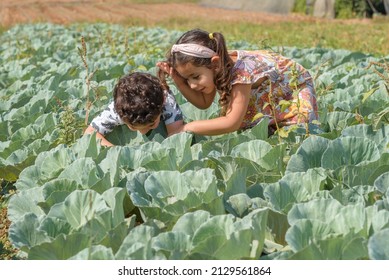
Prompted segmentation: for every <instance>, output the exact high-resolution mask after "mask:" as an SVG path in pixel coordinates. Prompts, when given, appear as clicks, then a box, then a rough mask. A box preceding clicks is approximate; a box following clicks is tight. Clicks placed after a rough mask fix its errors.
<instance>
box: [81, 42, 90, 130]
mask: <svg viewBox="0 0 389 280" xmlns="http://www.w3.org/2000/svg"><path fill="white" fill-rule="evenodd" d="M81 47H82V49H80V48H79V49H78V51H79V54H80V57H81V59H82V62H83V64H84V67H85V70H86V75H85V83H86V93H85V95H86V96H85V97H86V102H85V111H86V113H85V122H84V125H85V127H87V126H88V119H89V110H90V107H91V104H90V101H89V89H90V79H91V77H92V76H93V75H89V67H88V63H87V62H86V55H87V50H86V44H85V39H84V37H83V36H81Z"/></svg>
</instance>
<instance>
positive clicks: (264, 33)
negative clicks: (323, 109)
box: [129, 17, 389, 56]
mask: <svg viewBox="0 0 389 280" xmlns="http://www.w3.org/2000/svg"><path fill="white" fill-rule="evenodd" d="M132 23H136V24H135V25H142V23H141V20H138V21H136V22H132ZM129 24H130V25H131V22H130V23H129ZM144 25H147V24H146V23H144ZM149 25H150V24H149ZM152 25H153V26H161V27H164V28H167V29H176V30H182V31H185V30H189V29H192V28H197V27H198V28H202V29H205V30H208V31H210V32H211V31H212V32H216V31H218V32H222V33H223V34H224V35H225V37H226V39H227V40H244V41H248V42H250V43H255V44H259V45H262V44H264V43H265V44H267V45H270V46H279V47H283V46H284V47H285V46H295V47H300V48H318V47H320V48H331V49H347V50H351V51H357V52H363V53H371V54H373V55H376V56H387V55H389V38H388V34H389V17H386V18H385V19H380V20H371V21H369V22H368V23H366V22H365V23H364V22H355V23H345V22H342V21H338V20H334V21H330V22H329V21H326V22H324V21H312V20H311V21H302V22H296V21H293V22H280V23H277V24H274V23H261V24H254V23H249V22H234V23H231V22H226V21H219V20H216V19H210V20H209V21H204V20H203V19H196V18H191V19H188V18H184V17H176V18H171V19H169V20H165V21H161V22H157V23H155V24H152Z"/></svg>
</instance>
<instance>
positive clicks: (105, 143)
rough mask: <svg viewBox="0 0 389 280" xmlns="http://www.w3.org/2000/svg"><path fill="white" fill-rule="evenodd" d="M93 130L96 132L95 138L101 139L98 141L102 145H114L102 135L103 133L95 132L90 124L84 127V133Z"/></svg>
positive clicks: (94, 130)
mask: <svg viewBox="0 0 389 280" xmlns="http://www.w3.org/2000/svg"><path fill="white" fill-rule="evenodd" d="M93 132H96V138H97V139H100V140H101V142H100V143H101V145H102V146H106V147H113V146H114V145H113V144H112V143H111V142H109V141H108V140H107V139H106V138H105V137H104V135H103V134H101V133H99V132H97V130H96V129H94V128H93V126H91V125H90V126H88V127H87V128H86V129H85V132H84V134H92V133H93Z"/></svg>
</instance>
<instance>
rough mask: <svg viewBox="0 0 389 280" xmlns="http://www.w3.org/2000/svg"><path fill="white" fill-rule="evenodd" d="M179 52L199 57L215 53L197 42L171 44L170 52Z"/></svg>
mask: <svg viewBox="0 0 389 280" xmlns="http://www.w3.org/2000/svg"><path fill="white" fill-rule="evenodd" d="M175 52H180V53H183V54H186V55H190V56H194V57H201V58H211V57H213V56H215V55H217V53H216V52H214V51H213V50H211V49H210V48H207V47H204V46H202V45H198V44H177V45H173V46H172V49H171V53H175Z"/></svg>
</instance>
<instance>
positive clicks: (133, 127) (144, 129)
mask: <svg viewBox="0 0 389 280" xmlns="http://www.w3.org/2000/svg"><path fill="white" fill-rule="evenodd" d="M160 119H161V114H159V115H158V116H157V117H156V118H155V119H154V121H153V122H152V123H150V124H134V125H132V124H127V126H128V128H129V129H131V130H133V131H139V132H140V133H141V134H146V133H147V132H149V131H150V130H151V129H155V128H157V126H158V125H159V121H160Z"/></svg>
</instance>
